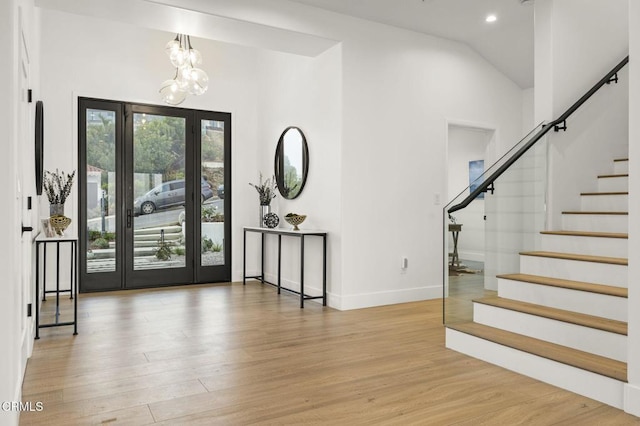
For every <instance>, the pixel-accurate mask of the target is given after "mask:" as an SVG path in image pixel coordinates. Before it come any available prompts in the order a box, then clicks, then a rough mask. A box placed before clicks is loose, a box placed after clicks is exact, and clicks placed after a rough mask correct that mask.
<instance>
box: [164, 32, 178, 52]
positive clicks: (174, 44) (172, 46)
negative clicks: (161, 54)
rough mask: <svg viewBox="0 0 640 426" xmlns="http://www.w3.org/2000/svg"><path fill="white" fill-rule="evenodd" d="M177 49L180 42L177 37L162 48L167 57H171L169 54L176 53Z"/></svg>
mask: <svg viewBox="0 0 640 426" xmlns="http://www.w3.org/2000/svg"><path fill="white" fill-rule="evenodd" d="M178 49H180V41H179V40H178V36H177V35H176V38H175V39H173V40H171V41H170V42H169V43H167V45H166V46H165V48H164V51H165V53H166V54H167V56H169V57H171V54H172V53H173V52H175V51H177V50H178Z"/></svg>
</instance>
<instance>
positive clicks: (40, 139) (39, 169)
mask: <svg viewBox="0 0 640 426" xmlns="http://www.w3.org/2000/svg"><path fill="white" fill-rule="evenodd" d="M43 163H44V106H43V104H42V101H38V102H36V116H35V171H36V194H37V195H42V181H43V178H44V164H43Z"/></svg>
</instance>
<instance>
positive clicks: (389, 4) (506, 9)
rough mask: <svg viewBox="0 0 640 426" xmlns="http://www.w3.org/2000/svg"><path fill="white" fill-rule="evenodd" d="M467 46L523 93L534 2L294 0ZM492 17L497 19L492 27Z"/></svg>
mask: <svg viewBox="0 0 640 426" xmlns="http://www.w3.org/2000/svg"><path fill="white" fill-rule="evenodd" d="M291 1H295V2H297V3H304V4H307V5H310V6H314V7H318V8H321V9H326V10H331V11H334V12H338V13H343V14H346V15H351V16H354V17H358V18H362V19H367V20H370V21H376V22H380V23H384V24H388V25H392V26H396V27H400V28H406V29H409V30H413V31H417V32H421V33H425V34H431V35H436V36H439V37H443V38H448V39H452V40H457V41H461V42H463V43H466V44H467V45H469V46H470V47H471V48H473V49H474V50H476V51H477V52H478V53H479V54H480V55H482V56H483V57H484V58H485V59H486V60H487V61H489V62H490V63H492V64H493V65H494V66H495V67H496V68H497V69H499V70H500V71H501V72H502V73H504V74H505V75H506V76H508V77H509V78H510V79H511V80H513V81H514V82H515V83H516V84H518V85H519V86H520V87H521V88H523V89H526V88H529V87H533V0H524V1H523V0H291ZM489 14H494V15H496V18H497V20H496V21H495V22H493V23H487V22H486V21H485V18H486V17H487V15H489Z"/></svg>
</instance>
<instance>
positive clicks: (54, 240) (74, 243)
mask: <svg viewBox="0 0 640 426" xmlns="http://www.w3.org/2000/svg"><path fill="white" fill-rule="evenodd" d="M35 243H36V296H35V298H36V300H35V305H36V337H35V338H36V339H39V338H40V329H41V328H45V327H62V326H67V325H72V326H73V334H74V335H76V334H78V260H77V254H78V239H77V238H71V237H42V236H38V237H37V238H36V240H35ZM47 245H54V246H55V248H56V289H55V290H47ZM61 245H69V256H70V257H69V263H70V265H69V267H70V276H69V278H70V282H69V288H62V289H61V288H60V246H61ZM41 248H42V252H43V259H42V268H40V251H41ZM40 269H43V271H42V289H43V298H42V302H46V301H47V294H49V293H53V294H55V297H56V313H55V317H56V318H55V322H53V323H48V324H40V300H38V298H39V297H40V275H41V270H40ZM61 293H69V298H70V299H73V321H66V322H61V321H59V319H60V294H61Z"/></svg>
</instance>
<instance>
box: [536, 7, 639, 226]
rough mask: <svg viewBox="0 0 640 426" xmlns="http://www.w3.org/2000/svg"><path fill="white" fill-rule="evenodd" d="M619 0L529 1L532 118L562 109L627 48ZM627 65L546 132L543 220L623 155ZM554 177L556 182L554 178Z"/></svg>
mask: <svg viewBox="0 0 640 426" xmlns="http://www.w3.org/2000/svg"><path fill="white" fill-rule="evenodd" d="M627 13H628V5H627V1H626V0H596V1H589V2H584V1H580V0H562V1H557V0H540V1H537V2H536V20H535V27H536V34H535V38H536V53H535V54H536V71H535V78H536V84H535V99H536V108H535V115H536V117H535V121H536V122H540V121H543V120H546V121H550V120H552V119H555V118H557V117H558V116H560V115H561V114H562V113H563V112H565V111H566V110H567V109H568V108H569V107H570V106H571V105H572V104H573V103H574V102H575V101H577V100H578V99H579V98H580V97H581V96H582V95H583V94H584V93H586V92H587V90H588V89H590V88H591V87H592V86H593V85H594V84H595V83H596V82H597V81H598V80H600V79H601V78H602V77H603V76H604V75H605V74H606V73H607V72H608V71H610V70H611V69H612V68H613V67H614V66H615V65H617V64H618V63H619V62H620V61H621V60H622V59H623V58H624V57H625V56H626V55H627V52H628V19H627ZM627 73H628V69H624V70H623V71H622V72H621V73H620V77H621V78H620V82H619V83H618V84H615V85H609V86H605V87H604V88H603V89H602V90H601V91H599V92H598V93H597V94H596V95H594V96H593V97H592V98H591V100H589V101H588V102H587V103H585V104H584V105H583V106H582V107H581V108H580V109H579V110H578V111H577V112H576V113H575V114H574V115H573V116H572V117H571V118H570V119H569V120H568V122H567V125H568V127H569V130H567V131H566V132H558V133H554V132H551V133H549V134H550V136H549V141H550V147H549V150H550V152H549V159H550V160H549V176H550V177H549V178H550V182H552V184H551V185H550V187H549V209H548V212H549V213H548V214H549V226H550V227H552V228H558V227H559V224H560V212H561V211H563V210H572V209H573V210H575V209H577V208H578V206H579V193H580V192H585V191H592V190H595V187H596V179H595V176H596V175H598V174H604V173H610V172H611V171H612V168H613V165H612V161H611V160H613V159H614V158H618V157H625V156H626V154H627V143H628V142H627V141H628V116H627V108H628V101H627V90H628V78H627ZM560 183H561V184H560Z"/></svg>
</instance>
